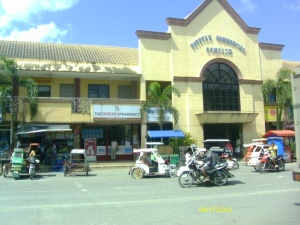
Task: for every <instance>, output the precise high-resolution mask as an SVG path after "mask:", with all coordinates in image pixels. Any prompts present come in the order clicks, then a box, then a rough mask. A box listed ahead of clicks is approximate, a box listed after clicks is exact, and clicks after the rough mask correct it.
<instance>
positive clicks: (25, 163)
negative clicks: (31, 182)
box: [3, 148, 39, 179]
mask: <svg viewBox="0 0 300 225" xmlns="http://www.w3.org/2000/svg"><path fill="white" fill-rule="evenodd" d="M29 151H30V148H29V149H28V151H25V150H24V149H22V148H15V149H14V152H13V154H12V156H11V161H10V162H9V163H6V164H5V165H4V166H3V176H4V177H8V176H12V177H13V178H15V179H16V178H20V177H21V176H28V175H29V176H30V179H33V176H34V175H35V174H36V173H37V172H39V160H38V159H36V158H31V159H29V158H28V156H29V154H28V153H29Z"/></svg>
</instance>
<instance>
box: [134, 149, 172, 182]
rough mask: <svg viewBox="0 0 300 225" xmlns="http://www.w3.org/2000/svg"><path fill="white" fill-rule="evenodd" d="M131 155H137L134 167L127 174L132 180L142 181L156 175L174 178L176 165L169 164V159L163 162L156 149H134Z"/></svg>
mask: <svg viewBox="0 0 300 225" xmlns="http://www.w3.org/2000/svg"><path fill="white" fill-rule="evenodd" d="M133 153H135V154H138V158H137V160H136V162H135V165H134V166H133V167H132V168H130V170H129V172H128V175H131V176H132V177H133V178H135V179H142V178H143V177H144V176H157V175H163V176H168V177H174V176H176V165H174V164H170V159H169V158H167V159H166V160H164V159H163V158H162V156H161V155H160V154H159V152H158V150H157V148H142V149H134V150H133Z"/></svg>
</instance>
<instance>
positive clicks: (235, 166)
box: [232, 161, 240, 169]
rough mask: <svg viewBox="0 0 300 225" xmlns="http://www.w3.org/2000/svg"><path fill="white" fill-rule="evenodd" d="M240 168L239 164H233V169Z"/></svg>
mask: <svg viewBox="0 0 300 225" xmlns="http://www.w3.org/2000/svg"><path fill="white" fill-rule="evenodd" d="M239 167H240V165H239V163H238V162H237V161H234V162H233V165H232V168H233V169H238V168H239Z"/></svg>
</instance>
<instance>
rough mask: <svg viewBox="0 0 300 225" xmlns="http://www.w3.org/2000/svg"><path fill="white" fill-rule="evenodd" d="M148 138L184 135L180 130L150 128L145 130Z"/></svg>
mask: <svg viewBox="0 0 300 225" xmlns="http://www.w3.org/2000/svg"><path fill="white" fill-rule="evenodd" d="M147 136H148V137H149V138H171V137H185V135H184V133H183V132H182V131H181V130H150V131H148V132H147Z"/></svg>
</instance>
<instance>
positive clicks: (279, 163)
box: [277, 160, 285, 172]
mask: <svg viewBox="0 0 300 225" xmlns="http://www.w3.org/2000/svg"><path fill="white" fill-rule="evenodd" d="M284 169H285V165H284V162H283V161H282V160H280V161H279V162H278V167H277V171H280V172H282V171H284Z"/></svg>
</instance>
